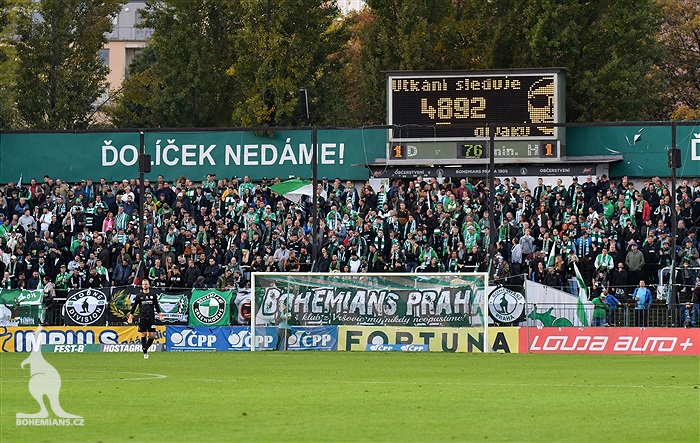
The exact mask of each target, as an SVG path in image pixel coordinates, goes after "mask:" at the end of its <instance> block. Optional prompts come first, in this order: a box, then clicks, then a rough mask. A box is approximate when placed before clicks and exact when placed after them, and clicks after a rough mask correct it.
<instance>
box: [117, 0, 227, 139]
mask: <svg viewBox="0 0 700 443" xmlns="http://www.w3.org/2000/svg"><path fill="white" fill-rule="evenodd" d="M239 11H240V5H239V2H237V1H220V0H206V1H198V2H192V1H183V0H167V1H148V2H146V8H145V9H144V10H143V11H142V16H143V23H142V26H143V27H146V28H153V29H155V30H156V31H155V33H154V35H153V37H152V40H151V42H150V46H149V50H148V51H144V52H143V53H142V55H141V56H140V57H138V58H137V59H136V60H135V61H134V69H133V72H132V75H131V76H130V77H129V78H128V79H127V80H126V81H125V83H124V84H123V85H122V94H121V95H120V96H118V97H117V99H116V100H115V104H114V106H112V107H111V108H110V109H109V111H108V113H109V114H110V115H112V117H113V120H114V122H115V124H117V125H118V126H121V127H211V126H228V125H229V124H230V118H229V116H230V114H231V111H232V106H233V105H232V103H233V100H234V98H235V97H236V95H238V88H237V86H236V82H235V79H234V78H232V77H230V76H228V75H227V74H226V70H227V69H228V67H229V65H230V62H231V60H232V59H233V58H235V54H236V48H235V46H234V36H235V34H236V32H238V29H239V26H240V17H239V15H240V12H239Z"/></svg>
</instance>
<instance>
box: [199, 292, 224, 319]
mask: <svg viewBox="0 0 700 443" xmlns="http://www.w3.org/2000/svg"><path fill="white" fill-rule="evenodd" d="M225 310H226V300H224V298H223V297H221V296H220V295H219V294H217V293H216V292H210V293H209V294H207V295H205V296H204V297H202V298H199V299H197V300H195V302H194V303H193V304H192V313H193V314H194V316H195V318H196V319H197V320H199V321H200V322H202V323H204V324H207V325H213V324H215V323H216V322H218V321H219V320H221V318H222V317H223V316H224V313H225Z"/></svg>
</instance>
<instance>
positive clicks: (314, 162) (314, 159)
mask: <svg viewBox="0 0 700 443" xmlns="http://www.w3.org/2000/svg"><path fill="white" fill-rule="evenodd" d="M311 149H312V151H311V217H313V223H311V235H312V236H313V239H312V240H311V263H312V265H315V264H316V258H318V250H319V248H320V247H321V242H318V190H317V189H316V188H317V186H318V128H317V127H316V126H314V127H313V128H312V130H311ZM317 242H318V244H317Z"/></svg>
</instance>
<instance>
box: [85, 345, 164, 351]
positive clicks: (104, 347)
mask: <svg viewBox="0 0 700 443" xmlns="http://www.w3.org/2000/svg"><path fill="white" fill-rule="evenodd" d="M95 346H98V351H100V352H143V348H142V347H141V343H119V344H116V345H95ZM163 347H164V346H163V344H162V343H158V344H156V343H153V344H152V345H151V347H150V348H148V352H159V351H162V350H163Z"/></svg>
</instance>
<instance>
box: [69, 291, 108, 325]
mask: <svg viewBox="0 0 700 443" xmlns="http://www.w3.org/2000/svg"><path fill="white" fill-rule="evenodd" d="M107 306H108V303H107V295H106V294H105V293H104V292H102V291H101V290H99V289H93V288H89V289H82V290H80V291H76V292H71V293H70V294H69V295H68V299H67V300H66V305H65V318H66V323H67V324H74V325H81V326H90V325H96V324H100V323H101V324H104V323H106V314H107Z"/></svg>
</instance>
